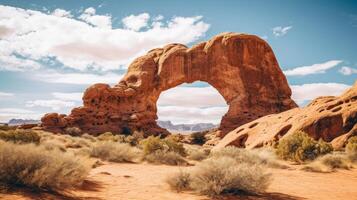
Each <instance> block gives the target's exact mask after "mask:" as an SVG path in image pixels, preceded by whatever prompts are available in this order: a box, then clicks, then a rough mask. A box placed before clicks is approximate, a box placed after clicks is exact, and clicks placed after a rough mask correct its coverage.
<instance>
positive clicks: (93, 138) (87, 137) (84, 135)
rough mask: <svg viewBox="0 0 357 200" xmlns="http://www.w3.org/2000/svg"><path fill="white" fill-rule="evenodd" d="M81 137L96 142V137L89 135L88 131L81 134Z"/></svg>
mask: <svg viewBox="0 0 357 200" xmlns="http://www.w3.org/2000/svg"><path fill="white" fill-rule="evenodd" d="M81 137H82V138H84V139H86V140H89V141H91V142H96V141H97V139H96V137H94V136H93V135H89V134H88V133H85V134H83V135H81Z"/></svg>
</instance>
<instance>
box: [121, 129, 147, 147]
mask: <svg viewBox="0 0 357 200" xmlns="http://www.w3.org/2000/svg"><path fill="white" fill-rule="evenodd" d="M143 139H144V132H142V131H134V132H133V134H132V135H128V136H126V137H125V138H124V142H125V143H128V144H130V145H131V146H137V145H138V144H140V141H141V140H143Z"/></svg>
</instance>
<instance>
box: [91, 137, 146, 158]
mask: <svg viewBox="0 0 357 200" xmlns="http://www.w3.org/2000/svg"><path fill="white" fill-rule="evenodd" d="M138 154H139V152H138V150H137V149H135V148H134V147H131V146H130V145H128V144H124V143H116V142H111V141H104V142H99V143H97V144H95V145H94V146H93V147H92V149H91V152H90V155H91V156H92V157H96V158H100V159H102V160H106V161H111V162H134V161H135V159H136V158H138Z"/></svg>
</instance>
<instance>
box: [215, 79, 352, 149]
mask: <svg viewBox="0 0 357 200" xmlns="http://www.w3.org/2000/svg"><path fill="white" fill-rule="evenodd" d="M297 130H302V131H305V132H306V133H308V134H309V135H310V136H311V137H313V138H314V139H316V140H318V139H320V138H321V139H323V140H324V141H327V142H331V144H332V146H333V147H334V148H335V149H341V148H342V147H343V146H344V144H345V143H346V141H347V139H348V138H349V137H351V136H354V135H357V81H356V83H355V84H354V86H353V87H352V88H350V89H348V90H347V91H345V92H344V93H343V94H342V95H341V96H338V97H333V96H325V97H318V98H316V99H315V100H313V101H312V102H311V103H310V104H309V105H307V106H306V107H304V108H294V109H291V110H288V111H285V112H282V113H279V114H271V115H267V116H265V117H262V118H259V119H257V120H254V121H252V122H250V123H247V124H244V125H242V126H239V127H237V128H236V129H234V130H233V131H231V132H230V133H228V134H227V135H226V136H225V137H224V138H223V139H222V140H220V141H219V142H218V145H216V146H215V148H222V147H225V146H228V145H234V146H238V147H246V148H255V147H261V146H264V145H272V144H273V143H275V142H277V141H278V140H280V139H281V138H284V137H285V136H287V135H290V134H294V132H295V131H297Z"/></svg>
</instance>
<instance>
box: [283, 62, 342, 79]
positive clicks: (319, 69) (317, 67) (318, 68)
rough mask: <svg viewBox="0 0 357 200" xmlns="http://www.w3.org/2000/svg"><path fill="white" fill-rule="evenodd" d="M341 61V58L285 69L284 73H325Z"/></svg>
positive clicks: (297, 74) (291, 74)
mask: <svg viewBox="0 0 357 200" xmlns="http://www.w3.org/2000/svg"><path fill="white" fill-rule="evenodd" d="M341 62H342V61H341V60H330V61H327V62H324V63H318V64H313V65H310V66H302V67H296V68H294V69H289V70H285V71H284V74H285V75H286V76H305V75H309V74H321V73H325V72H326V70H328V69H331V68H333V67H336V66H337V65H338V64H340V63H341Z"/></svg>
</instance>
